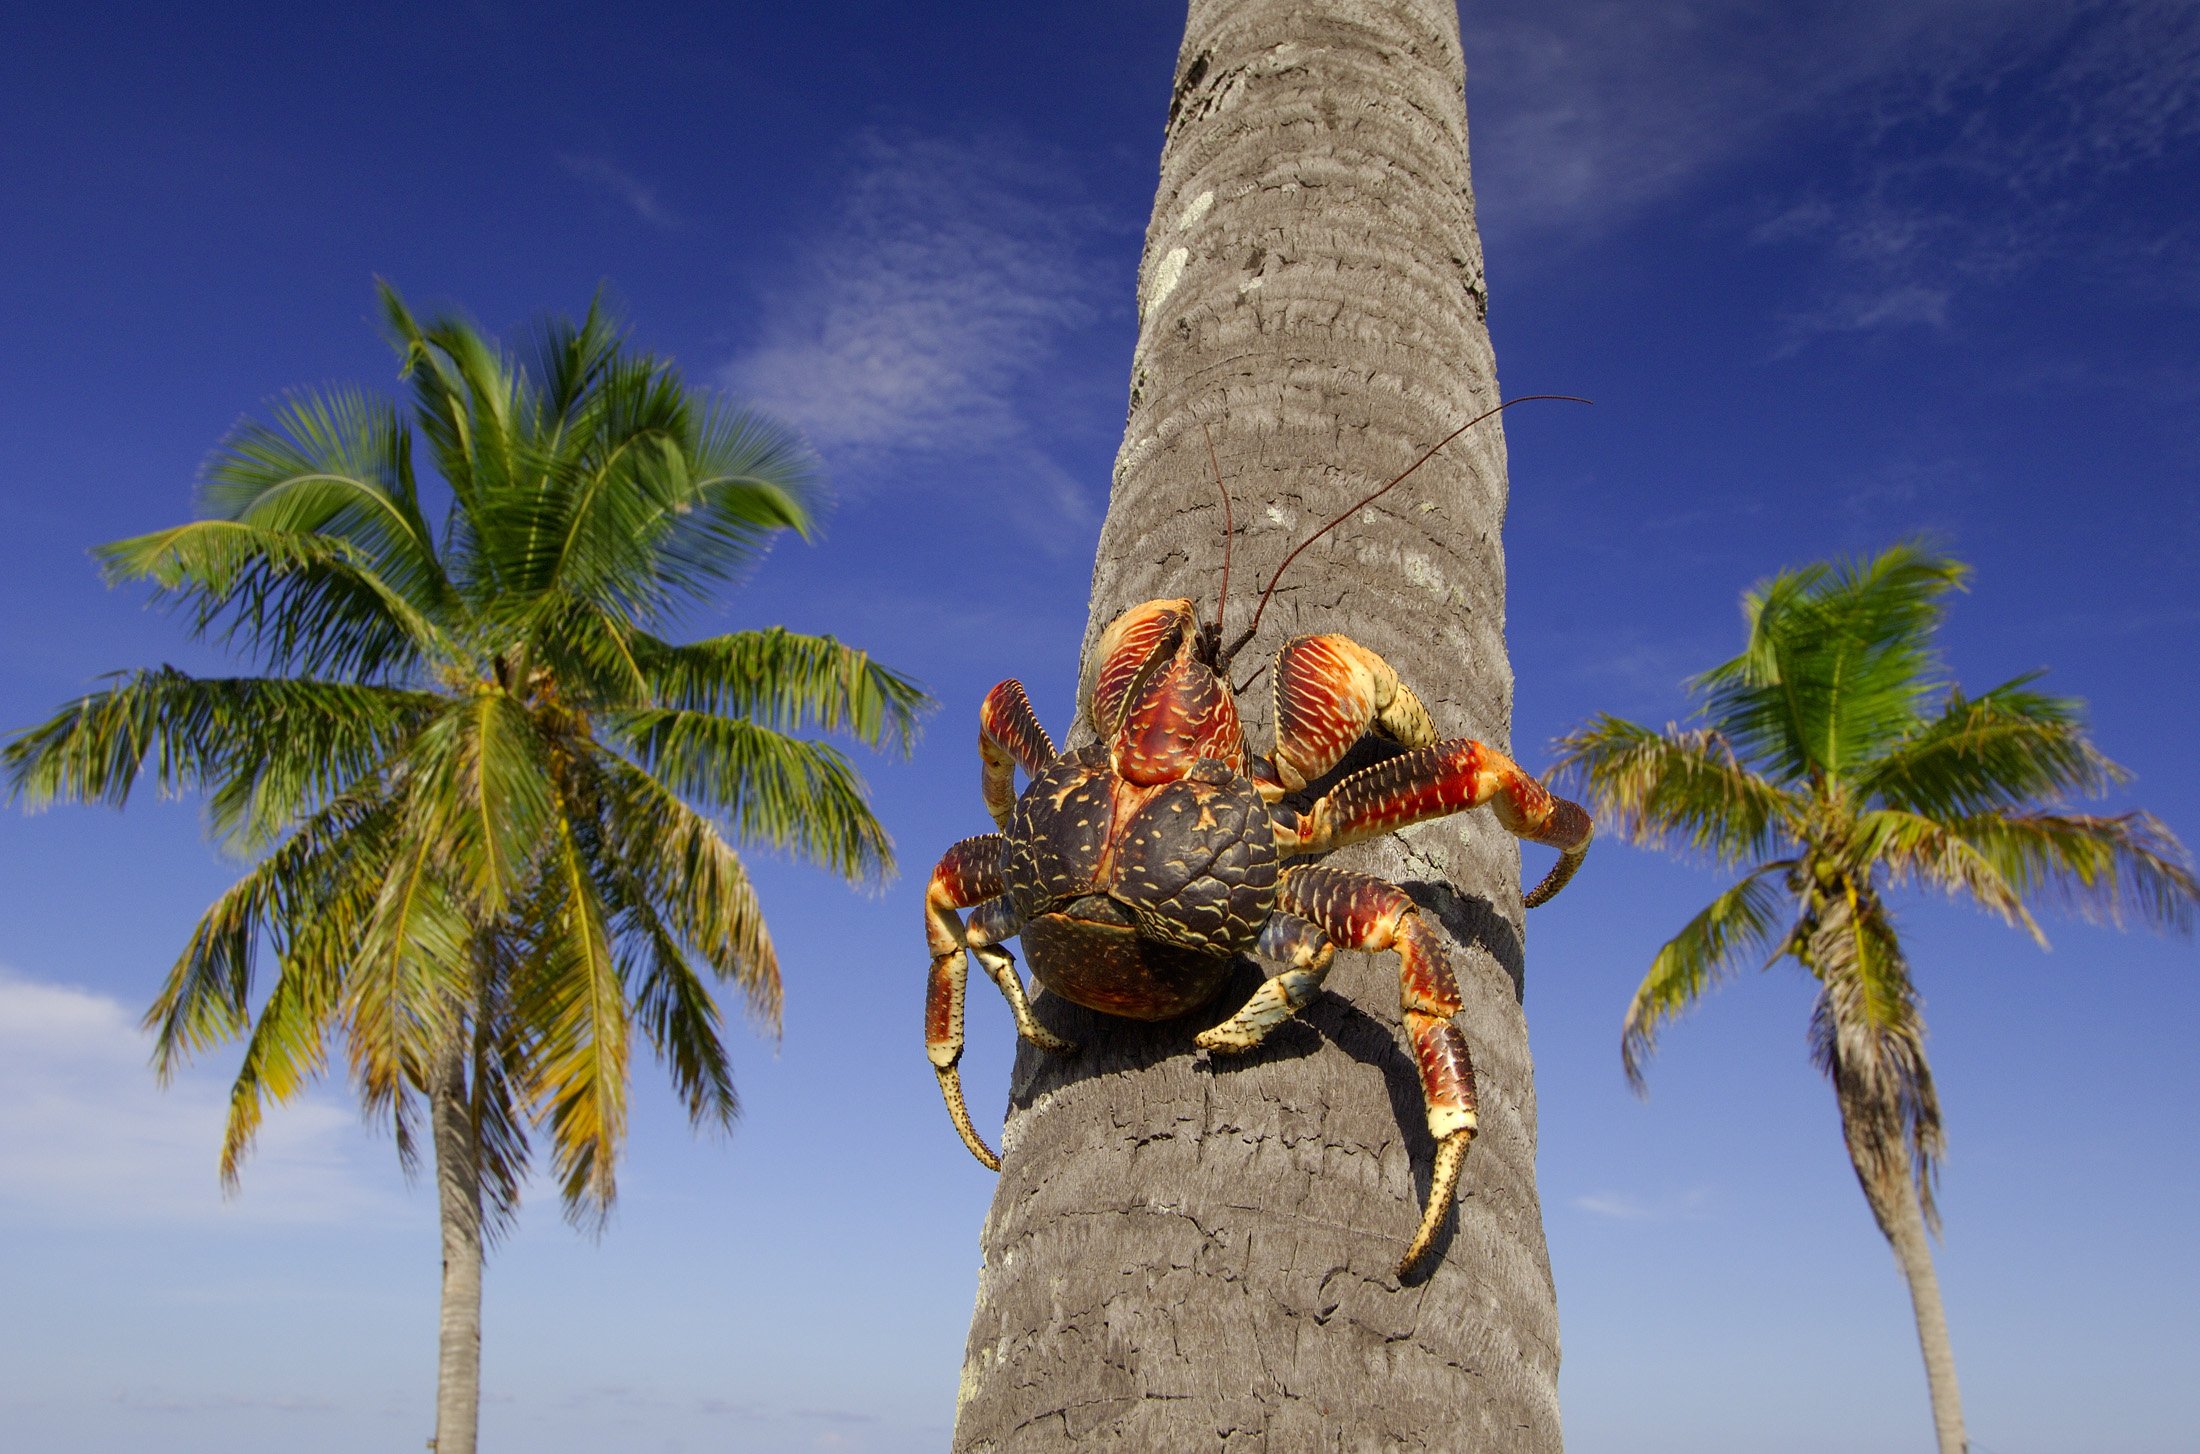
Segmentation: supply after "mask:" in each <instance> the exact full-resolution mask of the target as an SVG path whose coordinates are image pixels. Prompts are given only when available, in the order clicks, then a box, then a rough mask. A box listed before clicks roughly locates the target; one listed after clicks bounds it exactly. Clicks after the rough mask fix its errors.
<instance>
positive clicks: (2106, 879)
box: [1947, 810, 2200, 932]
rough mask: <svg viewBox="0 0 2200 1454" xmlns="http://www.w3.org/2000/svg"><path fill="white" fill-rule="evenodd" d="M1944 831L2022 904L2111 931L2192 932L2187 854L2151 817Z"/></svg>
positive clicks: (2195, 896)
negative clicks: (2130, 925) (2030, 902)
mask: <svg viewBox="0 0 2200 1454" xmlns="http://www.w3.org/2000/svg"><path fill="white" fill-rule="evenodd" d="M1947 829H1948V832H1949V833H1950V834H1951V835H1952V836H1954V837H1958V838H1960V839H1962V840H1963V841H1964V842H1965V843H1967V844H1969V845H1970V847H1971V848H1972V850H1973V851H1974V852H1976V853H1977V854H1978V855H1979V857H1980V858H1982V859H1984V860H1985V861H1986V862H1988V863H1991V864H1993V865H1994V867H1995V868H1996V869H1997V870H1998V871H1999V872H2000V873H2001V875H2002V876H2003V877H2004V878H2005V879H2007V880H2008V881H2009V883H2010V884H2011V885H2012V886H2014V888H2015V889H2016V891H2017V892H2018V893H2020V894H2023V895H2024V896H2026V897H2027V898H2031V899H2037V900H2042V901H2044V902H2046V903H2050V904H2053V905H2055V906H2056V907H2058V908H2061V909H2064V910H2067V911H2069V912H2071V913H2074V914H2077V915H2078V916H2079V917H2080V918H2083V919H2086V920H2089V921H2091V922H2093V923H2096V924H2111V925H2114V926H2116V927H2118V928H2122V927H2123V926H2124V924H2125V923H2126V922H2127V921H2133V920H2135V921H2137V922H2139V923H2142V924H2145V925H2147V926H2149V927H2151V928H2156V929H2172V930H2177V931H2179V932H2189V931H2190V930H2191V929H2192V927H2193V920H2194V910H2195V907H2196V906H2200V880H2196V879H2195V876H2194V873H2193V861H2192V855H2191V854H2190V853H2188V852H2187V851H2186V849H2185V846H2184V844H2182V843H2180V842H2178V840H2177V835H2175V834H2174V833H2172V832H2170V831H2169V829H2168V827H2167V826H2165V825H2164V824H2163V822H2162V820H2161V819H2159V818H2157V817H2155V816H2154V815H2153V814H2152V813H2143V812H2136V811H2134V812H2129V813H2118V814H2115V815H2113V816H2110V815H2104V814H2093V813H2063V812H2052V811H2044V810H2043V811H2035V812H1998V813H1977V814H1973V815H1971V816H1968V817H1964V818H1959V819H1956V820H1955V821H1953V822H1951V823H1949V824H1948V825H1947Z"/></svg>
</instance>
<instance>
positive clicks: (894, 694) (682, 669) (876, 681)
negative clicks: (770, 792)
mask: <svg viewBox="0 0 2200 1454" xmlns="http://www.w3.org/2000/svg"><path fill="white" fill-rule="evenodd" d="M636 645H637V647H638V648H639V652H640V662H641V667H642V670H643V672H644V673H645V674H646V676H647V678H648V680H649V685H650V691H651V695H652V700H651V701H650V702H649V704H648V705H651V706H657V707H675V708H680V709H683V710H687V711H695V712H710V713H715V714H717V715H719V716H724V717H739V718H742V719H743V720H745V721H749V722H755V723H758V724H759V725H761V726H765V727H769V728H771V729H773V730H774V731H777V732H800V731H804V730H807V729H810V728H821V729H823V730H825V731H828V732H839V731H845V732H847V733H848V734H849V735H850V736H852V737H854V738H855V739H856V740H857V741H859V742H862V743H863V744H865V745H866V746H869V747H877V746H879V745H880V744H881V743H883V742H887V741H889V740H890V741H892V742H893V743H894V745H895V746H896V747H898V748H899V749H900V750H901V752H902V753H903V754H904V755H905V756H906V755H907V754H908V752H909V750H910V748H911V747H912V745H913V744H914V743H915V741H916V733H917V723H918V721H919V720H920V719H921V718H922V717H923V715H924V714H925V713H926V712H928V711H930V710H931V708H932V707H933V706H934V705H935V704H934V702H933V701H932V699H931V697H929V696H927V695H926V694H925V691H924V689H923V688H922V687H920V686H918V685H917V684H916V683H915V682H914V681H912V680H910V679H909V678H908V677H905V676H902V675H901V674H899V673H898V672H894V671H890V670H888V669H887V668H886V667H883V666H881V665H879V664H878V663H877V662H875V661H873V660H872V659H871V655H870V653H869V652H866V651H862V650H859V649H857V648H855V647H852V646H846V645H843V644H842V643H841V642H839V641H836V640H834V639H833V638H832V637H830V636H805V635H802V634H800V633H798V632H793V631H788V630H785V629H784V628H781V627H776V626H775V627H771V628H769V629H767V630H763V631H738V632H734V633H732V634H730V635H725V636H714V637H711V638H709V639H707V640H703V641H694V642H689V643H686V644H684V645H672V644H670V643H667V642H663V641H659V640H658V639H657V638H655V637H653V636H645V635H642V634H641V633H636Z"/></svg>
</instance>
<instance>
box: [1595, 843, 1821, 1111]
mask: <svg viewBox="0 0 2200 1454" xmlns="http://www.w3.org/2000/svg"><path fill="white" fill-rule="evenodd" d="M1794 868H1795V863H1794V861H1793V860H1792V859H1775V860H1773V861H1772V862H1770V863H1766V864H1762V865H1760V866H1758V867H1757V868H1755V869H1753V870H1751V871H1750V872H1749V874H1748V875H1746V876H1745V877H1744V878H1743V879H1742V880H1741V881H1740V882H1739V883H1736V884H1735V885H1734V886H1733V887H1731V888H1729V889H1727V890H1726V891H1725V892H1724V893H1722V894H1720V895H1719V896H1718V897H1717V898H1715V899H1713V900H1712V901H1711V902H1710V903H1709V904H1708V905H1706V906H1705V907H1704V909H1703V911H1702V912H1701V913H1699V914H1697V915H1696V917H1695V918H1693V919H1691V920H1689V921H1688V923H1687V925H1686V926H1685V927H1684V928H1683V929H1682V930H1681V932H1680V933H1678V934H1676V935H1674V936H1673V937H1672V938H1671V939H1669V940H1667V941H1666V943H1665V946H1664V947H1663V948H1662V949H1660V950H1659V951H1658V952H1657V956H1656V957H1655V958H1654V959H1652V960H1651V961H1650V972H1649V973H1648V974H1646V975H1644V976H1643V980H1642V984H1641V985H1640V986H1638V987H1637V988H1636V990H1635V997H1634V999H1633V1000H1632V1001H1631V1002H1629V1004H1628V1006H1627V1019H1626V1022H1625V1023H1624V1025H1623V1026H1622V1027H1621V1031H1620V1060H1621V1063H1622V1064H1623V1065H1624V1066H1625V1067H1626V1070H1627V1080H1628V1083H1629V1084H1631V1085H1632V1086H1634V1088H1635V1090H1636V1091H1637V1092H1638V1093H1640V1092H1641V1091H1642V1090H1643V1089H1644V1080H1643V1064H1644V1062H1645V1061H1647V1060H1648V1059H1649V1058H1650V1054H1651V1052H1652V1051H1654V1050H1655V1049H1656V1048H1657V1032H1658V1027H1659V1026H1660V1025H1662V1024H1664V1023H1665V1022H1666V1021H1667V1020H1670V1019H1672V1018H1673V1017H1674V1016H1675V1015H1677V1014H1679V1013H1681V1012H1682V1011H1683V1010H1685V1009H1687V1008H1688V1007H1689V1006H1690V1005H1692V1004H1694V1003H1695V1002H1696V1001H1697V1000H1698V999H1700V998H1702V996H1703V994H1704V992H1705V991H1706V990H1708V989H1710V988H1711V987H1712V986H1713V985H1714V984H1716V983H1717V982H1719V981H1720V980H1722V979H1727V978H1730V977H1732V976H1733V975H1734V974H1735V973H1737V972H1738V971H1740V970H1741V969H1742V968H1743V967H1744V966H1745V964H1746V963H1747V962H1748V961H1750V960H1752V959H1755V960H1757V961H1758V962H1759V963H1760V964H1764V963H1768V962H1770V961H1771V960H1772V959H1774V958H1777V957H1778V955H1779V954H1780V952H1781V950H1782V948H1783V947H1784V941H1785V937H1786V935H1787V932H1788V926H1789V921H1790V919H1791V918H1792V913H1791V911H1790V903H1791V896H1790V894H1788V893H1787V892H1786V891H1785V885H1784V883H1782V882H1778V881H1776V880H1778V879H1784V878H1785V877H1786V875H1788V874H1789V873H1791V872H1792V871H1793V870H1794Z"/></svg>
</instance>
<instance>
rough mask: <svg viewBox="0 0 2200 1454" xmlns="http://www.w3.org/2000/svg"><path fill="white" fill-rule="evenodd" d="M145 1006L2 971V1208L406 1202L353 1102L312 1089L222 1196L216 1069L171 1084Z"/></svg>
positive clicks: (264, 1211) (293, 1215) (379, 1211)
mask: <svg viewBox="0 0 2200 1454" xmlns="http://www.w3.org/2000/svg"><path fill="white" fill-rule="evenodd" d="M149 1058H150V1042H149V1041H148V1039H147V1037H146V1035H145V1034H144V1032H142V1031H141V1030H139V1029H138V1028H137V1017H136V1015H135V1014H133V1013H132V1012H131V1011H129V1010H127V1009H126V1008H124V1006H122V1005H121V1004H120V1003H118V1002H117V1001H115V1000H113V999H110V998H108V997H107V996H105V995H98V994H93V993H90V992H89V991H86V990H83V989H79V988H76V987H74V986H70V985H62V984H51V983H43V982H40V981H36V980H31V979H26V978H24V977H22V976H19V975H16V974H13V973H10V972H8V971H5V970H0V1216H5V1217H7V1218H8V1219H10V1220H32V1221H42V1222H68V1223H72V1224H74V1223H81V1222H87V1221H91V1222H115V1221H127V1222H163V1223H214V1222H217V1221H219V1222H223V1223H228V1224H250V1225H264V1224H267V1223H271V1222H278V1223H332V1222H350V1221H358V1220H366V1219H374V1220H381V1219H386V1218H392V1217H395V1216H397V1215H399V1214H400V1212H401V1204H402V1198H401V1197H400V1196H399V1195H398V1194H397V1192H396V1191H395V1189H394V1188H393V1187H392V1185H391V1176H390V1173H389V1172H388V1171H387V1170H386V1169H383V1170H379V1171H378V1170H376V1169H374V1168H372V1167H370V1166H369V1165H368V1158H369V1157H371V1156H376V1155H379V1156H382V1157H387V1156H389V1152H388V1150H387V1148H385V1147H376V1146H374V1145H373V1144H372V1143H371V1142H369V1141H368V1140H367V1139H366V1138H363V1137H361V1136H360V1134H359V1122H358V1118H357V1116H356V1115H355V1114H353V1113H352V1112H351V1111H349V1110H348V1109H346V1108H344V1107H343V1106H342V1105H340V1104H338V1103H336V1102H334V1101H333V1100H332V1099H330V1098H323V1097H308V1098H306V1099H304V1100H301V1101H299V1102H297V1103H295V1104H293V1105H289V1106H285V1107H283V1108H281V1109H280V1110H279V1111H276V1112H274V1113H272V1114H271V1115H270V1116H269V1117H268V1119H267V1123H266V1125H265V1127H264V1129H263V1130H262V1132H261V1136H260V1140H259V1143H258V1145H257V1146H256V1148H255V1150H254V1153H253V1160H252V1162H251V1164H250V1165H249V1166H248V1167H247V1168H246V1172H245V1187H244V1191H243V1194H242V1195H240V1196H238V1197H236V1198H234V1199H232V1200H229V1201H226V1202H225V1201H224V1199H223V1197H222V1194H221V1189H220V1184H219V1181H218V1178H217V1176H216V1167H215V1158H216V1155H217V1153H218V1152H219V1150H220V1147H221V1132H222V1124H223V1121H224V1118H225V1115H226V1112H227V1107H226V1105H225V1098H224V1094H223V1089H224V1088H223V1086H222V1084H221V1082H220V1078H219V1077H218V1076H217V1075H214V1074H211V1073H197V1072H187V1073H186V1074H184V1075H182V1076H179V1077H178V1078H177V1079H176V1080H175V1081H174V1082H173V1083H172V1084H171V1085H170V1086H169V1087H168V1088H166V1089H165V1090H163V1089H162V1088H160V1087H159V1086H157V1085H156V1084H155V1082H154V1078H153V1073H152V1071H151V1070H150V1069H148V1068H147V1063H148V1060H149Z"/></svg>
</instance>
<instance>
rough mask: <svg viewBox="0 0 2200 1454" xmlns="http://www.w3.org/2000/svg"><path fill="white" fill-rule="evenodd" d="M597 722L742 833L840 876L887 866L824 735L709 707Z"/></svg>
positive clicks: (886, 852)
mask: <svg viewBox="0 0 2200 1454" xmlns="http://www.w3.org/2000/svg"><path fill="white" fill-rule="evenodd" d="M603 725H604V728H605V731H606V735H607V736H610V737H613V738H615V739H616V740H617V741H619V742H620V744H621V745H622V746H624V747H625V748H626V750H627V751H629V752H630V753H631V754H632V755H633V757H634V758H635V760H636V761H637V762H639V763H640V764H641V765H642V767H643V768H644V769H646V770H647V771H649V772H650V773H652V774H654V775H656V776H657V777H658V778H660V779H661V780H663V782H664V783H665V784H666V786H668V787H670V788H671V789H672V790H673V791H674V792H676V793H679V794H680V795H681V796H683V797H686V798H689V799H691V800H693V801H695V802H697V803H701V804H703V805H705V806H706V807H708V808H710V809H711V810H713V811H715V812H717V813H720V814H722V815H723V816H724V817H725V818H726V819H727V821H729V822H730V823H731V824H732V825H733V828H734V831H735V833H736V834H737V835H739V837H740V838H741V840H742V841H744V842H760V843H766V844H769V845H771V846H772V847H774V848H778V849H782V850H784V851H787V852H790V853H793V854H795V855H797V856H799V857H802V858H805V859H808V860H810V861H811V862H813V863H817V864H820V865H822V866H824V867H826V868H829V869H831V870H832V871H833V872H835V873H837V874H839V875H841V876H842V877H843V878H850V879H871V880H878V879H882V878H884V877H885V876H887V875H888V874H890V873H891V872H892V871H893V843H892V840H890V839H889V838H888V837H887V836H886V830H885V828H884V827H882V826H881V825H880V823H879V821H878V819H877V818H876V817H874V816H873V815H872V813H871V807H870V803H869V801H868V800H867V798H866V797H865V794H864V791H863V785H862V782H861V780H860V779H859V778H857V776H856V773H855V770H854V769H853V768H852V767H850V766H849V764H848V759H847V758H846V757H844V756H842V755H841V753H840V752H839V751H838V750H837V749H836V748H834V747H832V746H830V745H829V744H826V743H823V742H811V741H805V740H803V739H801V738H798V737H788V736H785V735H783V734H781V733H778V732H774V731H772V730H771V729H770V728H768V727H760V726H758V725H756V724H755V723H753V722H741V721H736V720H734V719H732V718H730V717H720V716H716V715H713V714H711V713H708V712H688V711H679V710H666V709H659V710H648V711H622V712H612V713H606V714H604V717H603Z"/></svg>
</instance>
